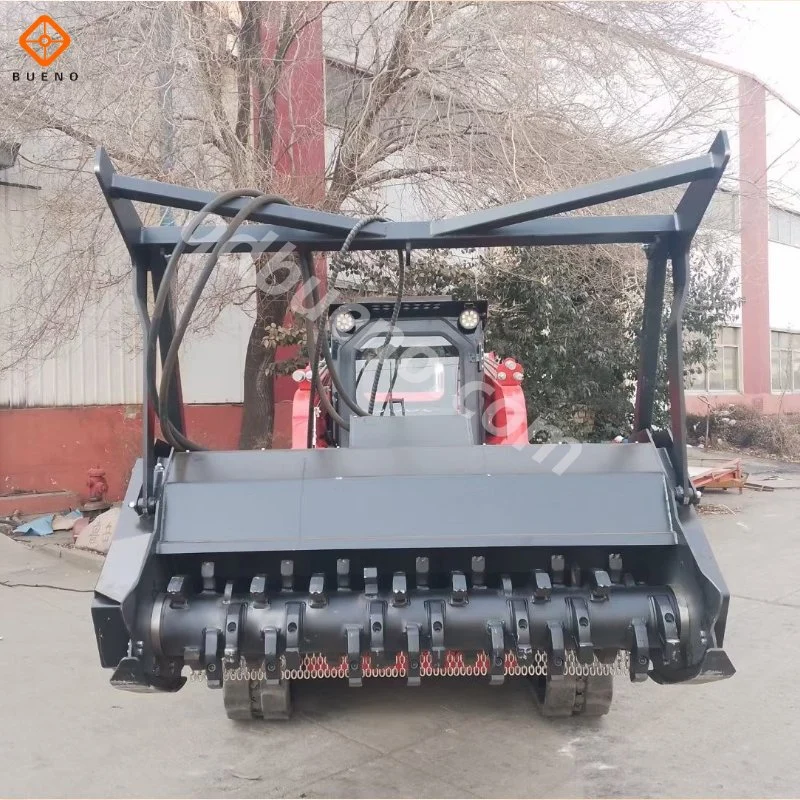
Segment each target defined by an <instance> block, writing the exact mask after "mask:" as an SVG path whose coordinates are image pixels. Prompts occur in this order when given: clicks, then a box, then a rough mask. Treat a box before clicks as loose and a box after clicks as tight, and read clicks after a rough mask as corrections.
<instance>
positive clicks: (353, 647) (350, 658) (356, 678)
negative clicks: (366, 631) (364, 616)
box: [344, 625, 364, 686]
mask: <svg viewBox="0 0 800 800" xmlns="http://www.w3.org/2000/svg"><path fill="white" fill-rule="evenodd" d="M344 633H345V643H346V646H347V682H348V684H349V685H350V686H361V685H362V677H363V674H364V673H363V670H362V669H361V627H360V626H359V625H345V629H344Z"/></svg>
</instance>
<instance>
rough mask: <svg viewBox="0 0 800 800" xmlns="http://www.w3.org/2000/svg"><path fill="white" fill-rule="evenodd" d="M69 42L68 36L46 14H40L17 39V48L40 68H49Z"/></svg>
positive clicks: (70, 40)
mask: <svg viewBox="0 0 800 800" xmlns="http://www.w3.org/2000/svg"><path fill="white" fill-rule="evenodd" d="M71 42H72V39H71V38H70V35H69V34H68V33H67V32H66V31H65V30H64V29H63V28H62V27H61V26H60V25H59V24H58V23H57V22H56V21H55V20H54V19H53V18H52V17H50V16H48V15H47V14H42V16H41V17H39V19H37V20H36V22H34V23H33V24H32V25H31V26H30V27H28V28H26V29H25V31H24V32H23V33H22V35H21V36H20V37H19V46H20V47H21V48H22V49H23V50H24V51H25V52H26V53H27V54H28V55H29V56H31V57H32V58H33V59H34V61H36V63H37V64H39V65H40V66H42V67H49V66H50V65H51V64H52V63H53V62H54V61H55V60H56V59H57V58H58V57H59V56H60V55H61V54H62V53H63V52H64V51H65V50H66V49H67V48H68V47H69V46H70V43H71Z"/></svg>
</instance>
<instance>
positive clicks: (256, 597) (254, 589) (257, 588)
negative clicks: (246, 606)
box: [250, 575, 269, 608]
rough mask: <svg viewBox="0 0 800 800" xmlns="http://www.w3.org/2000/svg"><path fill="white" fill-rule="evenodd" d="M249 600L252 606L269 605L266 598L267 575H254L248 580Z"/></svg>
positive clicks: (261, 606) (264, 606)
mask: <svg viewBox="0 0 800 800" xmlns="http://www.w3.org/2000/svg"><path fill="white" fill-rule="evenodd" d="M250 600H251V601H252V603H253V608H266V607H267V606H268V605H269V602H268V600H267V576H266V575H255V576H254V577H253V580H251V581H250Z"/></svg>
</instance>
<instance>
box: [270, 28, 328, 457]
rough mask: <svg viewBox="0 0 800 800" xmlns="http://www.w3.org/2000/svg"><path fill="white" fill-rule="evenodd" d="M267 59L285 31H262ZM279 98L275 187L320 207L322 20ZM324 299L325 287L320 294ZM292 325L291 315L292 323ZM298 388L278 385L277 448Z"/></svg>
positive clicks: (286, 382)
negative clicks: (280, 33) (322, 294)
mask: <svg viewBox="0 0 800 800" xmlns="http://www.w3.org/2000/svg"><path fill="white" fill-rule="evenodd" d="M261 33H262V42H263V48H264V55H265V57H267V58H271V57H272V54H273V53H274V50H275V44H276V41H277V36H278V34H279V31H278V30H276V29H274V28H271V27H270V26H269V25H267V24H264V25H263V26H262V31H261ZM285 59H286V63H285V65H284V68H283V72H282V74H281V80H280V84H279V87H278V92H277V93H276V97H275V133H274V136H275V138H274V143H273V159H274V162H273V163H274V165H275V173H276V175H275V184H274V186H273V187H271V188H272V189H273V190H274V191H276V192H277V193H278V194H283V195H285V196H286V197H287V198H288V199H289V200H290V201H292V202H294V203H298V204H300V205H305V206H316V205H319V204H320V203H321V201H322V200H323V198H324V197H325V68H324V61H323V52H322V19H321V16H319V15H317V17H316V19H314V20H313V21H311V22H309V23H308V24H307V25H305V26H304V27H303V29H302V30H301V31H300V33H299V34H298V36H297V39H296V40H295V42H294V43H293V44H292V46H291V47H290V48H289V50H288V52H287V53H286V56H285ZM316 268H317V274H318V275H320V278H321V279H322V280H323V281H324V279H325V270H326V266H325V260H324V259H317V261H316ZM320 291H321V292H322V293H324V284H323V287H321V288H320ZM290 322H291V315H287V318H286V323H287V324H289V323H290ZM296 352H297V348H296V347H293V348H285V347H280V348H278V351H277V353H276V357H277V358H278V359H283V358H289V357H291V356H292V355H294V354H295V353H296ZM295 388H296V384H295V383H294V381H292V379H291V377H290V376H280V377H278V378H276V380H275V427H274V439H273V443H274V446H275V447H289V446H290V443H291V413H292V398H293V397H294V392H295Z"/></svg>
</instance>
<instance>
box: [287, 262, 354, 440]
mask: <svg viewBox="0 0 800 800" xmlns="http://www.w3.org/2000/svg"><path fill="white" fill-rule="evenodd" d="M299 261H300V272H301V274H302V277H303V281H304V282H305V283H306V284H307V285H308V286H310V287H311V307H312V308H315V307H316V306H317V304H318V303H319V289H318V287H317V282H316V281H315V280H313V278H314V260H313V256H312V255H311V253H309V252H307V251H306V252H303V253H301V254H300V258H299ZM303 320H304V322H305V327H306V352H307V354H308V356H309V365H310V363H311V361H310V359H311V358H312V357H313V354H314V352H315V351H316V342H315V338H314V323H313V322H312V321H311V318H310V317H309V316H308V314H303ZM328 371H329V373H330V369H329V370H328ZM313 381H316V383H314V382H313ZM315 387H316V392H317V395H318V396H319V402H320V405H321V406H322V408H323V409H324V410H325V413H326V414H328V416H329V417H330V418H331V419H333V420H334V422H336V423H337V425H339V426H340V427H342V428H344V429H345V430H350V425H349V423H348V422H347V420H346V419H344V417H342V416H341V415H340V414H339V412H338V411H336V409H335V408H334V407H333V404H332V403H331V401H330V398H329V397H328V394H327V392H326V391H325V386H324V384H323V383H322V377H321V376H320V374H319V370H317V371H316V375H315V374H314V370H312V384H311V390H310V391H309V393H308V427H307V429H306V447H307V448H308V449H309V450H311V449H313V447H314V445H315V443H316V421H317V420H316V416H315V413H314V412H315V406H314V389H315Z"/></svg>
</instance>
